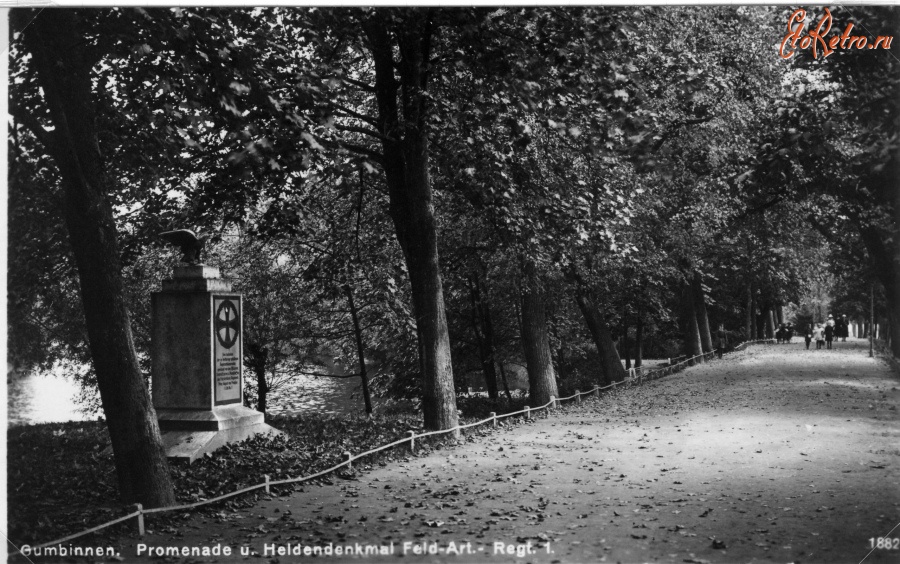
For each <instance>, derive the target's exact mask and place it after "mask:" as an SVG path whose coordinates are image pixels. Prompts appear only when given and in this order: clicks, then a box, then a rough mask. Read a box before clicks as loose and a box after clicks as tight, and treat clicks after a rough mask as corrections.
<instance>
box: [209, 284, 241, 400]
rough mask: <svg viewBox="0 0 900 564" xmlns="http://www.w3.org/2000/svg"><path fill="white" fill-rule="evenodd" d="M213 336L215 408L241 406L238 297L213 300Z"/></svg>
mask: <svg viewBox="0 0 900 564" xmlns="http://www.w3.org/2000/svg"><path fill="white" fill-rule="evenodd" d="M213 334H214V339H213V343H214V346H213V348H214V349H215V354H214V362H213V373H214V385H215V404H216V405H225V404H229V403H240V402H241V392H242V390H241V388H242V386H243V382H242V381H241V369H242V367H243V363H242V353H243V351H242V350H241V338H240V335H241V300H240V297H238V296H228V297H226V296H213Z"/></svg>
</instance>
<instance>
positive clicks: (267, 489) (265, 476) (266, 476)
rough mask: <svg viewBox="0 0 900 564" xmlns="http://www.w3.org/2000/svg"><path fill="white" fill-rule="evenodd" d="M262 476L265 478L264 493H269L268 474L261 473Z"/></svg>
mask: <svg viewBox="0 0 900 564" xmlns="http://www.w3.org/2000/svg"><path fill="white" fill-rule="evenodd" d="M263 478H265V479H266V493H271V492H270V491H269V475H268V474H263Z"/></svg>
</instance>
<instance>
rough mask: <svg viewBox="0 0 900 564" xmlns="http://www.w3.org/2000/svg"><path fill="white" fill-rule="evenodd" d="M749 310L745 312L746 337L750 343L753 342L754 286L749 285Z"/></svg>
mask: <svg viewBox="0 0 900 564" xmlns="http://www.w3.org/2000/svg"><path fill="white" fill-rule="evenodd" d="M746 303H747V305H746V307H747V310H746V311H745V312H744V316H745V319H744V335H746V339H747V340H748V341H751V340H753V285H752V284H747V302H746Z"/></svg>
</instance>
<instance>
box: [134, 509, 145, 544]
mask: <svg viewBox="0 0 900 564" xmlns="http://www.w3.org/2000/svg"><path fill="white" fill-rule="evenodd" d="M134 509H135V511H137V512H138V515H137V523H138V534H139V535H140V536H144V506H143V505H141V504H140V503H135V504H134Z"/></svg>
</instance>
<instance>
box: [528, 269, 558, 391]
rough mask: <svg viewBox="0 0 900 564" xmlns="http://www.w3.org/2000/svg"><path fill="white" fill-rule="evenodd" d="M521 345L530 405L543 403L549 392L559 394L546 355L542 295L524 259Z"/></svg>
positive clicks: (547, 344) (544, 316) (547, 346)
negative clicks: (526, 369) (526, 373)
mask: <svg viewBox="0 0 900 564" xmlns="http://www.w3.org/2000/svg"><path fill="white" fill-rule="evenodd" d="M522 348H523V350H524V352H525V364H526V365H527V367H528V389H529V392H528V396H529V401H530V402H531V405H533V406H538V405H544V404H546V403H547V402H548V401H550V396H554V397H557V398H558V397H559V391H558V390H557V389H556V375H555V374H554V373H553V363H552V361H551V359H550V338H549V333H548V331H547V317H546V313H545V311H544V295H543V292H542V291H541V285H540V281H539V280H538V275H537V271H536V269H535V266H534V264H533V263H532V262H530V261H526V263H525V267H524V280H523V284H522Z"/></svg>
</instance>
